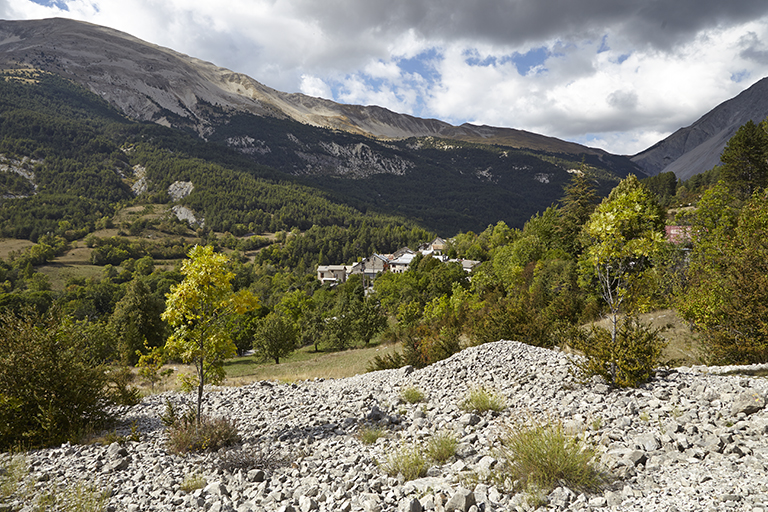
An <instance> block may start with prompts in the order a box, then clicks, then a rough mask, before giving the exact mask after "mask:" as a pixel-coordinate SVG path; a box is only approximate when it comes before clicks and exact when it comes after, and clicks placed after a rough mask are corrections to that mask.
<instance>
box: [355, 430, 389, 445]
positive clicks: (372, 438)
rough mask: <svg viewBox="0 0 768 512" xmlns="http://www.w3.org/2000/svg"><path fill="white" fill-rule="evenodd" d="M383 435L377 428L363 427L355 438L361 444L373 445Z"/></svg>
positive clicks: (384, 433)
mask: <svg viewBox="0 0 768 512" xmlns="http://www.w3.org/2000/svg"><path fill="white" fill-rule="evenodd" d="M385 435H386V432H385V431H384V429H382V428H379V427H363V428H361V429H360V430H359V431H358V432H357V438H358V439H359V440H360V442H361V443H363V444H374V443H375V442H376V441H378V440H379V438H381V437H384V436H385Z"/></svg>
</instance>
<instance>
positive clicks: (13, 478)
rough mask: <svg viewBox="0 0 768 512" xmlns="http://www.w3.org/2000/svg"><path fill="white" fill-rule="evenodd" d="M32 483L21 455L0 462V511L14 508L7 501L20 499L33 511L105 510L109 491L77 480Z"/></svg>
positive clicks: (18, 500)
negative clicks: (63, 483)
mask: <svg viewBox="0 0 768 512" xmlns="http://www.w3.org/2000/svg"><path fill="white" fill-rule="evenodd" d="M60 483H61V482H56V481H51V482H47V483H35V482H34V481H33V480H32V478H31V477H30V475H29V463H28V462H27V459H26V457H24V456H23V455H15V456H13V457H8V458H5V459H4V460H3V461H2V462H0V510H16V509H15V508H13V507H12V506H11V505H9V503H13V502H21V503H23V504H24V508H23V509H21V510H29V511H32V512H36V511H43V510H51V511H67V512H105V511H106V510H107V505H108V502H109V495H110V491H109V490H108V489H107V490H105V489H98V488H96V486H94V485H92V484H90V483H88V482H85V481H83V480H78V481H75V482H69V483H67V485H59V484H60Z"/></svg>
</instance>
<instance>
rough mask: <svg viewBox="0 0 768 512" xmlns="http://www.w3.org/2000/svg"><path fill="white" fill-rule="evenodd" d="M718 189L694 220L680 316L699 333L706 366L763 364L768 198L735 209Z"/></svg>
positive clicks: (766, 354)
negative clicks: (705, 353)
mask: <svg viewBox="0 0 768 512" xmlns="http://www.w3.org/2000/svg"><path fill="white" fill-rule="evenodd" d="M738 205H739V203H738V201H736V200H735V198H733V196H731V195H730V194H729V193H728V192H727V191H726V190H725V188H724V186H723V185H720V186H717V187H714V188H713V189H711V190H710V191H709V192H708V193H707V194H705V196H704V197H703V198H702V200H701V202H700V203H699V208H698V210H697V212H696V215H695V217H694V227H693V232H694V245H693V250H692V252H691V256H690V266H689V268H688V273H687V279H688V283H687V284H688V286H687V288H686V290H685V292H684V293H682V294H680V298H679V301H678V307H679V310H680V313H681V315H682V316H683V318H685V319H686V320H688V321H691V322H692V323H693V324H694V325H695V326H696V328H698V329H699V330H701V332H702V338H703V342H704V343H705V346H706V348H707V354H708V357H709V359H710V360H709V362H712V363H725V364H746V363H762V362H765V361H768V328H766V325H768V309H766V289H768V288H766V286H768V264H767V263H766V261H767V260H766V258H767V257H768V241H767V240H766V232H767V231H768V198H767V197H766V193H765V191H763V190H761V191H759V192H757V193H755V194H754V195H753V197H752V198H751V199H750V200H749V201H748V202H747V203H746V204H745V205H744V206H743V208H742V209H740V210H739V208H738Z"/></svg>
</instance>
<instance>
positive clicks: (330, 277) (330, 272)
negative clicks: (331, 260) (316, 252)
mask: <svg viewBox="0 0 768 512" xmlns="http://www.w3.org/2000/svg"><path fill="white" fill-rule="evenodd" d="M351 272H352V265H318V266H317V279H318V280H319V281H320V282H321V283H323V284H340V283H345V282H346V281H347V276H348V275H349V274H350V273H351Z"/></svg>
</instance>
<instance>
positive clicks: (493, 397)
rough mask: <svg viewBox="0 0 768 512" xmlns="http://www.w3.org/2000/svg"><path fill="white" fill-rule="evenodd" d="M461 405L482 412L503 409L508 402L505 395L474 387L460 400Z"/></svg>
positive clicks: (471, 410)
mask: <svg viewBox="0 0 768 512" xmlns="http://www.w3.org/2000/svg"><path fill="white" fill-rule="evenodd" d="M459 407H460V408H461V409H464V410H465V411H469V412H475V413H478V414H482V413H484V412H487V411H503V410H504V409H506V408H507V402H506V400H505V399H504V397H503V396H501V395H499V394H497V393H496V392H495V391H492V390H489V389H486V388H482V387H480V388H474V389H471V390H470V391H469V393H467V396H465V397H464V399H463V400H462V401H461V402H459Z"/></svg>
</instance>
